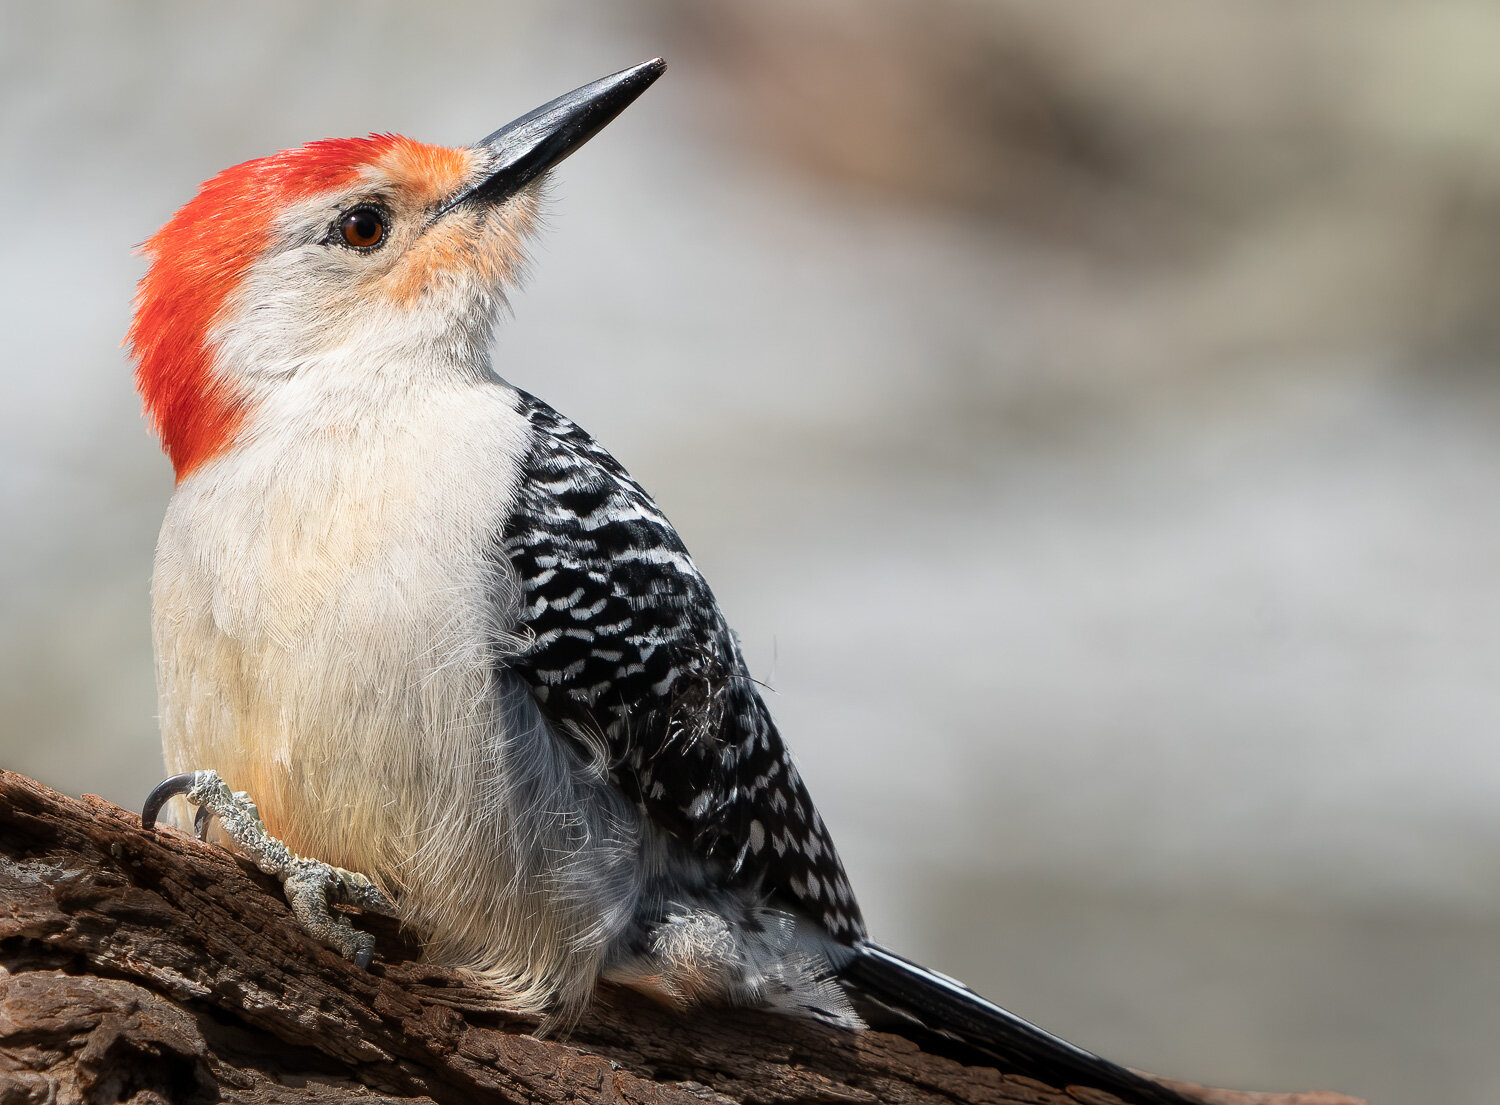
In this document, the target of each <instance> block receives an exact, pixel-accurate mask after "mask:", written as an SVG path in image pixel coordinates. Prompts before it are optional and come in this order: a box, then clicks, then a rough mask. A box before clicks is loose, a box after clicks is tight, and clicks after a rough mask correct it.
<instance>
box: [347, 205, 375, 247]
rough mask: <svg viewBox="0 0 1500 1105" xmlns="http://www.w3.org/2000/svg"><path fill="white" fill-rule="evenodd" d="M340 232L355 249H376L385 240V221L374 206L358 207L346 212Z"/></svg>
mask: <svg viewBox="0 0 1500 1105" xmlns="http://www.w3.org/2000/svg"><path fill="white" fill-rule="evenodd" d="M339 233H341V234H342V235H343V236H344V241H345V242H346V243H348V244H349V245H351V246H353V247H354V248H355V249H374V248H375V247H376V246H378V245H379V244H380V243H381V242H383V241H385V221H384V220H383V219H382V218H381V217H380V212H379V211H376V210H375V209H374V208H373V207H356V208H355V209H354V210H353V211H346V212H344V217H343V218H342V219H341V220H340V221H339Z"/></svg>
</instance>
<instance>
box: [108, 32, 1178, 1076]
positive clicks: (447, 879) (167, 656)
mask: <svg viewBox="0 0 1500 1105" xmlns="http://www.w3.org/2000/svg"><path fill="white" fill-rule="evenodd" d="M664 68H665V66H664V65H663V63H662V62H661V61H660V60H656V61H650V62H646V63H645V64H643V65H638V66H636V67H634V68H632V69H627V70H624V71H623V72H621V73H617V74H615V75H614V76H611V77H606V78H604V79H603V80H600V81H596V82H595V83H593V84H590V85H587V86H585V87H583V88H580V89H578V90H577V91H575V92H572V93H570V94H568V95H566V96H563V97H561V98H559V99H557V100H554V101H553V102H552V103H550V104H547V105H546V106H545V107H542V108H540V109H538V110H537V111H534V112H532V113H531V114H529V115H527V116H524V117H523V118H521V119H519V120H517V121H516V122H514V123H512V124H510V125H509V126H507V127H504V128H502V129H501V130H499V131H496V132H495V133H494V134H492V135H491V136H490V137H488V138H486V139H485V140H484V141H482V142H479V143H478V144H476V145H474V146H467V147H460V148H442V147H436V146H428V145H422V144H419V143H417V142H413V141H410V140H408V139H406V138H401V137H397V136H394V135H376V136H372V137H370V138H362V139H344V140H328V141H321V142H313V143H311V144H310V145H307V146H303V147H301V148H299V149H293V150H287V151H285V152H283V153H278V154H274V155H272V156H270V157H266V158H262V159H260V160H256V161H250V162H246V163H245V164H242V165H238V166H235V167H234V168H231V169H227V170H225V171H224V172H222V173H220V174H219V175H218V176H216V177H214V178H213V179H211V180H209V181H208V182H207V183H206V184H204V185H203V186H202V188H201V189H200V190H199V192H198V194H197V196H196V197H194V198H193V199H192V200H191V201H190V202H189V203H188V204H187V205H186V206H184V207H183V208H182V209H181V210H180V211H178V212H177V214H176V215H175V216H174V217H173V218H172V220H171V221H170V222H168V223H167V224H166V226H164V227H163V228H162V229H161V230H160V231H159V232H158V233H157V234H156V235H155V236H154V237H153V238H151V239H150V241H149V242H148V243H147V247H146V248H147V251H148V252H149V254H150V256H151V265H150V269H149V271H148V272H147V274H146V275H145V277H144V278H143V279H142V281H141V284H140V291H139V297H138V301H137V309H136V315H135V321H134V323H133V325H132V327H131V331H130V343H131V346H132V350H133V352H134V355H135V358H136V360H137V363H138V371H137V379H138V383H139V386H140V390H141V393H142V395H143V397H144V400H145V407H146V410H147V412H148V414H149V416H150V418H151V420H152V421H153V423H154V424H155V426H156V427H157V429H158V430H159V432H160V434H161V438H162V442H163V444H164V446H165V448H166V451H167V453H168V454H169V456H170V457H171V460H172V463H173V465H174V466H175V467H176V471H177V489H176V492H175V494H174V495H173V497H172V501H171V505H170V506H169V507H168V510H167V517H166V521H165V523H164V525H163V527H162V531H161V539H160V543H159V545H158V548H157V555H156V569H155V575H154V579H153V583H152V605H153V622H154V629H155V647H156V659H157V678H158V684H159V692H160V711H161V724H162V738H163V743H164V746H165V750H166V759H167V764H168V767H169V769H170V770H172V771H175V772H179V773H181V774H179V775H177V776H175V777H174V778H172V779H169V780H167V782H165V783H164V784H162V786H161V787H159V788H157V790H156V791H155V792H154V793H153V795H152V797H151V799H150V800H149V801H148V804H147V815H146V819H147V821H148V822H150V821H152V820H154V818H155V816H156V814H157V813H158V812H159V811H160V809H161V808H162V806H163V803H164V802H166V801H167V800H168V799H170V798H172V797H173V796H175V795H179V794H183V795H186V796H187V797H188V799H189V800H190V801H191V802H192V803H194V804H196V805H197V806H198V807H199V813H200V817H199V819H198V820H199V827H200V830H203V829H206V828H207V824H208V821H207V817H206V816H205V815H210V814H211V815H216V816H217V817H218V819H219V821H220V823H221V824H222V826H223V829H224V831H225V832H226V833H227V834H228V836H229V837H230V838H232V839H233V840H235V841H237V842H238V844H239V846H240V847H241V848H243V849H245V850H246V851H248V852H249V853H250V854H251V855H252V856H253V857H254V858H255V859H257V860H258V861H259V862H260V863H261V864H262V866H264V867H265V868H266V869H267V870H270V871H274V872H276V873H277V874H279V875H280V876H281V877H282V879H283V881H284V882H285V884H286V887H287V894H288V898H289V899H290V901H291V902H292V904H293V908H294V909H295V910H296V912H297V914H298V916H299V917H300V918H301V919H302V921H303V923H304V924H305V925H306V926H307V927H308V928H309V930H310V931H312V932H313V933H314V934H316V935H317V936H318V937H320V938H321V939H323V940H324V941H325V942H327V943H329V944H331V945H332V946H334V947H335V948H337V949H338V950H339V951H341V952H343V953H344V954H345V955H348V956H350V957H351V958H354V959H356V960H358V961H361V962H365V963H367V962H368V961H369V956H370V954H371V946H372V945H371V941H370V938H369V937H368V935H367V934H364V933H361V932H359V931H358V930H356V929H354V928H353V927H351V926H350V925H349V924H348V922H347V920H345V919H344V918H343V916H342V915H334V914H332V913H330V911H329V909H328V902H329V901H330V900H344V901H353V902H355V903H357V904H360V905H363V906H365V907H367V908H373V909H381V910H386V911H389V912H392V913H394V914H395V915H396V916H398V917H400V918H401V920H402V921H403V923H404V924H405V925H406V926H407V927H408V929H409V930H410V931H411V932H413V933H414V934H415V935H416V936H417V937H418V938H419V939H420V940H421V941H422V942H423V945H424V947H425V950H426V952H427V954H428V955H429V956H431V957H432V958H433V959H435V960H439V961H442V962H446V963H452V964H458V965H463V966H466V967H469V968H473V969H475V970H477V971H481V972H483V973H485V974H486V975H487V976H488V977H489V978H490V979H492V980H493V983H494V985H495V986H496V987H497V989H498V991H499V992H500V994H501V995H503V997H504V999H505V1000H506V1001H508V1002H509V1003H510V1004H511V1005H513V1006H515V1007H516V1008H518V1009H524V1010H533V1011H546V1012H550V1013H554V1014H558V1015H561V1016H567V1015H569V1014H571V1013H574V1012H576V1011H577V1010H578V1009H579V1008H580V1007H581V1006H582V1004H583V1003H585V1002H586V1001H587V1000H588V998H589V996H590V994H591V993H592V992H593V990H594V988H595V986H596V984H597V982H598V980H599V979H600V978H606V979H612V980H616V981H620V982H623V983H625V984H627V985H631V986H635V987H637V988H639V989H642V990H646V991H648V992H650V993H653V994H655V995H656V996H658V997H660V998H663V999H665V1000H667V1001H669V1002H672V1003H674V1004H678V1005H685V1004H691V1003H695V1002H711V1001H716V1002H733V1003H739V1004H751V1005H761V1006H766V1007H770V1008H776V1009H781V1010H783V1011H786V1012H791V1013H796V1014H801V1015H806V1016H812V1017H816V1018H819V1019H822V1020H825V1021H829V1022H832V1023H835V1024H841V1025H845V1026H848V1027H851V1028H857V1027H859V1026H860V1025H861V1024H863V1023H865V1021H867V1020H871V1019H873V1020H876V1021H879V1022H881V1023H888V1024H894V1025H896V1026H898V1027H901V1028H904V1029H906V1030H909V1031H911V1032H913V1033H927V1034H928V1037H930V1038H937V1037H945V1038H948V1039H949V1040H951V1041H953V1042H954V1043H955V1046H967V1047H969V1048H971V1049H974V1050H977V1051H978V1052H979V1053H980V1054H982V1055H984V1056H988V1057H990V1058H992V1059H998V1060H1001V1061H1003V1062H1005V1063H1007V1064H1009V1065H1011V1066H1012V1067H1015V1068H1018V1069H1021V1070H1024V1071H1027V1072H1029V1073H1032V1074H1035V1075H1037V1076H1040V1077H1044V1078H1050V1079H1053V1080H1054V1081H1057V1080H1063V1081H1068V1082H1080V1081H1086V1082H1088V1083H1089V1084H1092V1085H1097V1086H1101V1087H1104V1088H1113V1089H1115V1090H1116V1092H1119V1093H1121V1094H1122V1095H1123V1096H1126V1097H1127V1098H1128V1099H1129V1100H1133V1101H1168V1100H1173V1099H1172V1098H1171V1096H1170V1095H1169V1094H1167V1093H1166V1091H1164V1090H1160V1089H1157V1088H1156V1087H1154V1086H1152V1085H1150V1084H1148V1083H1147V1082H1145V1081H1144V1080H1142V1079H1140V1078H1137V1077H1136V1076H1134V1075H1131V1074H1129V1073H1128V1072H1126V1071H1124V1070H1122V1069H1121V1068H1118V1067H1115V1066H1113V1065H1112V1064H1108V1063H1106V1062H1104V1061H1103V1060H1100V1059H1098V1058H1096V1057H1094V1056H1092V1055H1091V1054H1089V1053H1088V1052H1085V1051H1082V1050H1079V1049H1077V1048H1074V1047H1072V1046H1071V1045H1069V1044H1066V1043H1064V1042H1063V1041H1061V1040H1058V1039H1056V1038H1055V1037H1053V1036H1051V1035H1049V1034H1047V1033H1045V1032H1043V1031H1042V1030H1040V1029H1037V1028H1035V1027H1033V1026H1031V1025H1029V1024H1027V1023H1026V1022H1025V1021H1022V1020H1020V1019H1019V1018H1017V1017H1014V1016H1013V1015H1011V1014H1009V1013H1007V1012H1005V1011H1004V1010H1002V1009H1000V1008H999V1007H998V1006H995V1005H992V1004H990V1003H989V1002H986V1001H985V1000H983V999H982V998H979V997H978V996H977V995H975V994H973V993H972V992H971V991H969V990H967V989H966V988H964V987H962V986H960V985H959V984H957V983H955V982H953V981H951V980H949V979H945V978H943V977H942V976H940V975H937V974H935V973H932V972H929V971H926V970H924V969H922V968H920V967H917V966H915V965H913V964H910V963H908V962H906V961H905V960H902V959H900V958H899V957H897V956H894V955H892V954H891V953H889V952H887V951H885V950H884V949H882V948H880V947H879V946H877V945H875V944H873V943H870V942H869V941H868V940H867V939H866V937H865V929H864V922H863V921H862V919H861V917H860V911H859V907H858V906H857V905H856V904H855V899H854V895H853V893H852V892H851V891H850V888H849V883H848V880H847V879H846V877H845V875H844V869H843V866H842V864H841V863H840V861H839V857H838V853H837V852H836V851H835V849H834V846H833V842H832V840H831V839H830V838H829V834H828V831H827V829H826V828H825V827H824V825H823V821H822V819H821V818H820V817H819V815H818V812H817V810H816V808H815V807H814V806H813V803H812V800H811V799H810V798H809V796H808V793H807V789H806V787H805V786H804V785H803V782H802V779H801V778H800V777H799V775H798V773H797V769H796V767H795V766H794V765H793V763H792V760H791V758H790V757H789V756H788V754H787V751H786V748H785V747H784V745H783V744H782V740H781V736H780V735H779V733H778V732H777V730H776V726H775V724H774V723H773V722H772V720H771V716H770V713H769V712H768V711H767V709H766V706H765V703H764V702H763V701H762V700H761V697H760V695H759V693H757V690H756V686H755V683H754V682H753V681H752V680H751V678H750V676H749V674H748V673H747V671H746V667H745V662H744V660H743V658H742V657H741V655H740V650H739V646H738V644H737V642H736V640H735V637H734V634H733V633H732V632H731V631H730V629H729V627H728V626H727V625H726V624H725V620H724V617H723V615H722V614H721V613H720V611H719V607H718V605H717V603H716V602H715V600H714V596H713V594H712V592H711V591H710V590H709V588H708V585H707V584H706V583H705V582H704V580H703V577H702V576H701V575H700V574H699V572H698V570H697V568H696V567H695V566H694V564H693V561H692V559H691V557H689V555H688V552H687V549H686V548H684V546H683V543H682V540H681V539H680V538H679V537H678V535H677V533H676V531H675V530H674V529H673V528H672V526H671V524H670V523H669V522H668V521H667V519H666V518H665V517H664V516H663V515H662V513H661V512H660V510H658V509H657V507H656V504H655V503H654V502H652V500H651V497H650V496H649V495H647V494H646V492H645V491H644V490H642V489H641V486H640V485H639V484H637V483H636V482H635V481H634V480H633V479H631V477H630V476H629V474H627V473H626V471H625V469H624V468H622V467H621V466H620V464H619V463H618V462H617V461H616V460H615V459H614V458H613V457H612V456H610V454H609V453H607V452H606V451H605V450H604V449H603V448H601V447H600V446H599V445H598V444H597V443H596V442H595V441H594V440H593V438H591V437H590V436H589V435H588V434H586V433H584V431H582V430H581V429H579V428H578V427H577V426H575V425H574V424H573V423H571V422H569V421H568V420H567V419H566V418H564V417H563V416H562V415H560V414H558V413H557V412H556V411H554V410H553V409H552V408H550V407H549V406H547V405H546V404H545V403H543V402H542V401H540V400H539V399H536V398H534V397H533V396H531V395H528V394H526V393H525V392H523V391H520V390H519V389H517V388H515V387H512V386H511V385H510V384H508V383H506V382H505V381H504V380H503V379H502V378H501V377H500V376H498V375H497V374H496V373H495V371H494V369H493V367H492V366H491V363H490V335H491V328H492V325H493V323H494V320H495V316H496V314H497V310H498V307H499V306H500V304H501V303H502V301H503V297H504V295H505V294H506V291H507V290H508V289H509V288H511V287H512V286H514V284H515V282H516V279H517V275H518V272H519V270H520V268H521V264H522V259H523V247H524V243H525V241H526V239H527V237H528V235H529V234H530V233H531V232H532V230H533V228H534V226H535V223H536V220H537V204H538V195H537V184H538V182H539V180H540V178H541V176H542V174H544V173H545V172H546V171H547V170H548V169H550V168H551V167H552V166H554V165H555V164H557V162H559V161H561V160H562V159H563V158H564V157H566V156H567V155H568V154H569V153H570V152H571V151H572V150H574V149H575V148H577V147H578V146H579V145H581V144H582V143H583V142H585V141H586V140H587V139H588V138H590V137H591V136H592V135H593V134H595V133H596V132H597V131H598V130H599V129H600V128H602V127H603V126H604V125H605V124H607V123H608V122H609V121H610V120H611V119H613V118H614V117H615V116H616V115H617V114H618V113H619V112H620V111H622V110H623V109H624V108H625V107H626V106H627V105H628V104H629V103H631V102H632V101H633V100H634V99H635V98H636V97H637V96H638V95H640V93H641V92H642V91H643V90H644V89H645V88H646V87H647V86H648V85H650V84H651V83H652V82H653V81H654V80H655V79H656V78H657V77H658V76H660V75H661V73H662V71H663V70H664ZM230 788H238V790H240V791H242V792H244V793H242V794H235V793H232V792H231V789H230ZM247 795H248V796H249V797H246V796H247ZM250 798H253V799H254V802H255V803H256V804H257V805H258V812H259V816H257V813H256V806H254V805H252V804H251V803H250ZM262 819H263V820H262ZM303 856H305V857H307V858H305V859H304V858H301V857H303ZM332 865H336V866H332ZM352 872H361V873H363V874H353V873H352ZM365 876H368V878H366V877H365Z"/></svg>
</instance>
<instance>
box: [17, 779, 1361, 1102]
mask: <svg viewBox="0 0 1500 1105" xmlns="http://www.w3.org/2000/svg"><path fill="white" fill-rule="evenodd" d="M358 923H359V924H361V925H364V926H365V927H368V928H370V929H372V930H373V931H375V932H376V934H377V939H378V945H377V949H378V950H377V957H376V960H375V964H374V966H373V967H372V968H371V969H370V970H368V971H362V970H360V969H358V968H357V967H355V966H354V965H353V964H350V963H347V962H345V961H344V960H343V959H340V958H339V957H338V956H337V955H335V954H334V953H332V952H331V951H329V950H328V949H326V948H324V947H322V946H320V945H317V944H315V943H314V942H313V941H312V940H311V939H309V938H308V937H307V936H305V935H304V934H303V933H302V931H301V930H300V929H299V928H298V927H297V925H296V923H295V922H294V920H293V918H292V915H291V913H290V911H289V910H288V908H287V906H286V904H285V902H284V900H283V898H282V896H281V893H280V887H279V886H278V885H277V884H276V883H275V882H274V880H272V879H270V878H268V877H266V876H265V875H262V874H261V873H260V872H259V871H257V870H256V869H255V868H254V867H253V866H252V865H250V864H249V863H248V862H246V861H244V860H242V859H240V858H238V857H236V856H235V855H233V854H232V853H231V852H229V851H226V850H225V849H222V848H218V847H214V846H211V845H207V844H203V843H200V842H199V841H197V840H195V839H194V838H193V837H191V836H189V835H187V834H184V833H181V832H178V831H176V830H170V829H163V830H158V831H155V832H147V831H145V830H143V829H142V828H141V824H140V819H139V818H138V817H137V816H136V815H135V814H134V813H133V812H130V811H127V810H122V809H120V808H119V807H118V806H115V805H113V804H111V803H109V802H106V801H104V800H103V799H100V798H97V797H94V796H92V795H86V796H84V797H83V798H82V799H81V800H80V799H73V798H69V797H67V796H65V795H62V794H58V793H57V792H55V791H52V790H49V789H48V788H46V787H44V786H42V785H41V784H39V783H36V782H34V781H32V780H30V779H27V778H25V777H24V776H21V775H16V774H14V773H11V772H6V771H0V1105H50V1103H54V1102H55V1103H58V1105H66V1103H71V1102H131V1103H133V1105H178V1103H184V1105H194V1103H197V1102H204V1103H207V1102H215V1101H221V1102H247V1103H248V1102H257V1103H264V1102H270V1103H283V1102H285V1103H288V1105H290V1103H293V1102H296V1103H299V1105H313V1103H315V1105H325V1103H329V1105H331V1103H343V1102H356V1101H357V1102H363V1103H366V1105H368V1103H369V1102H371V1101H372V1100H377V1101H379V1100H383V1101H387V1102H392V1101H401V1102H424V1103H455V1105H456V1103H470V1102H477V1103H489V1102H497V1103H515V1105H520V1103H534V1102H571V1103H593V1102H601V1103H602V1102H609V1103H613V1105H620V1103H639V1105H686V1103H689V1102H692V1103H695V1105H701V1103H703V1102H715V1103H720V1105H736V1103H748V1102H756V1103H765V1105H772V1103H784V1105H791V1103H812V1102H824V1103H836V1102H843V1103H850V1105H854V1103H869V1105H876V1103H882V1102H888V1103H892V1105H908V1103H909V1105H919V1103H929V1102H931V1103H936V1102H942V1103H944V1105H954V1103H955V1102H974V1103H980V1102H983V1103H994V1105H1021V1103H1025V1105H1079V1103H1080V1102H1083V1103H1089V1105H1108V1103H1110V1102H1114V1101H1115V1099H1114V1098H1112V1097H1110V1096H1108V1095H1107V1094H1103V1093H1100V1092H1098V1091H1096V1090H1091V1089H1089V1088H1086V1087H1078V1086H1074V1087H1071V1088H1069V1089H1067V1090H1060V1089H1057V1088H1054V1087H1049V1086H1045V1085H1043V1084H1041V1083H1039V1082H1036V1081H1033V1080H1031V1079H1028V1078H1024V1077H1021V1076H1019V1075H1016V1074H1013V1073H1006V1072H1003V1071H999V1070H992V1069H989V1068H982V1067H969V1066H964V1065H961V1064H960V1063H957V1062H954V1061H953V1060H951V1059H948V1058H944V1057H942V1056H938V1055H932V1054H928V1053H925V1052H923V1051H922V1050H921V1049H919V1048H918V1047H917V1046H916V1045H915V1044H913V1043H911V1042H909V1041H907V1040H905V1039H903V1038H901V1037H899V1036H891V1035H886V1034H883V1033H878V1032H858V1033H856V1032H846V1031H841V1030H838V1029H834V1028H830V1027H826V1026H822V1025H818V1024H811V1023H804V1022H800V1021H794V1020H792V1019H789V1018H786V1017H778V1016H774V1015H771V1014H767V1013H760V1012H755V1011H748V1010H706V1011H696V1012H693V1013H691V1014H680V1013H675V1012H673V1011H670V1010H667V1009H664V1008H662V1007H660V1006H657V1005H655V1004H653V1003H651V1002H649V1001H647V1000H646V999H644V998H641V997H639V996H637V995H635V994H633V993H630V992H628V991H624V990H620V989H615V988H609V987H605V988H602V989H601V993H600V998H599V1001H598V1002H597V1003H596V1004H595V1005H594V1007H593V1008H592V1009H591V1010H590V1012H589V1013H588V1014H587V1015H586V1016H585V1017H584V1019H582V1020H581V1021H580V1022H579V1023H577V1024H576V1025H571V1026H557V1025H539V1024H538V1022H537V1020H536V1019H535V1018H529V1017H524V1016H517V1015H514V1014H512V1013H509V1012H507V1011H506V1010H505V1009H503V1008H501V1007H499V1005H498V1004H497V1003H496V1002H495V1000H494V999H493V997H492V995H491V993H490V992H489V991H487V990H486V988H485V986H484V985H483V982H482V981H481V980H479V979H476V978H474V977H473V976H469V975H466V974H464V973H463V972H460V971H456V970H450V969H447V968H444V967H440V966H436V965H433V964H428V963H423V962H421V961H420V959H419V958H418V956H417V954H416V950H415V949H414V948H413V947H412V946H411V945H410V944H409V943H408V942H407V941H405V940H404V939H403V938H402V935H401V933H400V932H399V931H398V930H397V929H396V927H395V926H394V925H393V924H392V923H390V922H389V921H386V920H385V919H383V918H375V917H361V918H359V919H358ZM1166 1084H1167V1085H1169V1086H1171V1087H1172V1088H1173V1089H1175V1090H1177V1091H1178V1092H1179V1093H1180V1094H1181V1095H1182V1096H1183V1098H1184V1100H1186V1101H1189V1102H1199V1103H1201V1105H1359V1103H1357V1102H1356V1101H1355V1100H1354V1099H1352V1098H1347V1097H1343V1096H1340V1095H1337V1094H1329V1093H1314V1094H1243V1093H1233V1092H1230V1091H1225V1090H1210V1089H1204V1088H1202V1087H1196V1086H1190V1085H1186V1084H1183V1083H1170V1082H1169V1083H1166Z"/></svg>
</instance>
